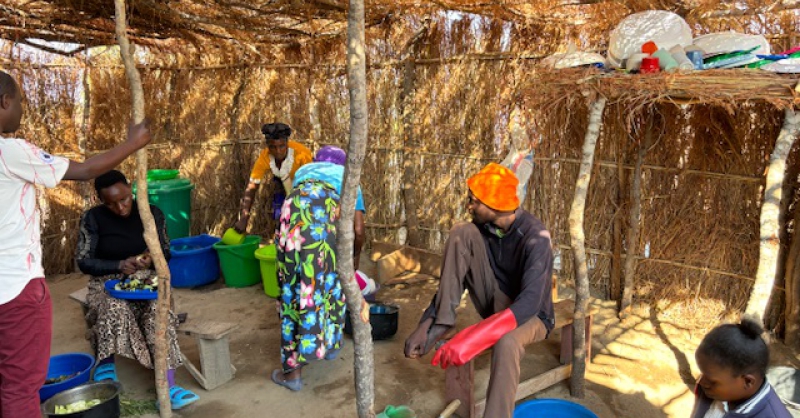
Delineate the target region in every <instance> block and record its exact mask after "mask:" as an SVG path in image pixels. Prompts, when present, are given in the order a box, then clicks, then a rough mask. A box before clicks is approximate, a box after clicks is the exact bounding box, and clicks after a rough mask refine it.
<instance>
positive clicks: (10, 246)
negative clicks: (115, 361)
mask: <svg viewBox="0 0 800 418" xmlns="http://www.w3.org/2000/svg"><path fill="white" fill-rule="evenodd" d="M21 120H22V92H21V91H20V88H19V86H18V85H17V83H16V82H15V81H14V79H13V78H12V77H11V76H10V75H9V74H7V73H5V72H3V71H0V196H2V199H3V204H2V205H0V418H39V417H41V412H40V411H39V388H40V387H41V386H42V384H44V380H45V377H46V375H47V364H48V362H49V359H50V338H51V334H52V317H53V307H52V304H51V301H50V292H49V291H48V289H47V284H46V283H45V280H44V269H43V268H42V246H41V242H40V237H39V211H38V208H37V207H36V189H35V187H34V186H36V185H41V186H45V187H51V188H52V187H55V186H57V185H58V183H59V182H60V181H61V180H91V179H93V178H95V177H97V176H99V175H101V174H103V173H105V172H107V171H109V170H111V169H113V168H114V167H116V166H117V165H119V163H121V162H122V161H123V160H124V159H125V158H126V157H128V156H129V155H131V154H133V153H134V152H136V151H137V150H139V149H141V148H143V147H144V146H146V145H147V144H148V143H149V142H150V132H149V131H148V129H147V126H146V125H145V124H144V123H142V124H138V125H133V126H130V127H129V129H128V138H127V140H126V141H125V142H123V143H122V144H120V145H118V146H116V147H114V148H113V149H111V150H110V151H108V152H106V153H103V154H100V155H96V156H94V157H92V158H89V159H87V160H86V161H84V162H82V163H79V162H75V161H70V160H68V159H66V158H62V157H57V156H54V155H51V154H49V153H47V152H46V151H44V150H41V149H39V148H38V147H37V146H35V145H33V144H31V143H29V142H26V141H25V140H22V139H18V138H14V137H13V136H11V134H13V133H14V132H16V131H17V130H18V129H19V126H20V121H21Z"/></svg>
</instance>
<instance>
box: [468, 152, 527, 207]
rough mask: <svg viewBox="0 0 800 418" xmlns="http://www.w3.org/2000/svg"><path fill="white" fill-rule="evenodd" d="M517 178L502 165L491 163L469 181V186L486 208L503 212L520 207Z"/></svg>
mask: <svg viewBox="0 0 800 418" xmlns="http://www.w3.org/2000/svg"><path fill="white" fill-rule="evenodd" d="M518 184H519V180H517V176H516V175H515V174H514V172H512V171H511V170H509V169H508V168H506V167H503V166H502V165H500V164H496V163H489V164H488V165H486V167H483V169H482V170H481V171H479V172H478V174H475V175H474V176H472V177H470V178H469V180H467V186H469V189H470V190H471V191H472V194H474V195H475V197H477V198H478V199H479V200H480V201H481V202H483V203H484V204H485V205H486V206H488V207H490V208H492V209H494V210H498V211H501V212H510V211H512V210H515V209H517V208H518V207H519V198H518V197H517V185H518Z"/></svg>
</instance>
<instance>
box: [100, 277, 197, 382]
mask: <svg viewBox="0 0 800 418" xmlns="http://www.w3.org/2000/svg"><path fill="white" fill-rule="evenodd" d="M151 274H155V272H152V273H151ZM121 278H122V275H121V274H114V275H108V276H102V277H92V278H91V279H90V280H89V286H88V287H89V292H88V294H87V296H86V301H87V304H88V305H89V311H88V313H87V314H86V324H87V326H88V327H89V333H88V335H87V338H88V339H89V341H90V342H91V344H92V348H94V351H95V355H96V356H97V359H98V360H102V359H104V358H106V357H108V356H110V355H112V354H116V355H120V356H123V357H127V358H129V359H133V360H136V361H138V362H139V363H141V365H142V366H144V367H147V368H149V369H152V368H153V367H154V363H153V361H154V357H153V355H152V353H155V343H156V306H157V301H155V300H142V301H136V300H122V299H117V298H114V297H111V296H109V295H108V293H106V290H105V287H104V283H105V282H106V280H114V279H121ZM177 328H178V317H177V316H176V315H175V314H174V313H173V312H172V311H170V312H169V326H168V328H167V341H168V344H169V353H168V355H167V366H168V367H169V368H170V369H177V368H178V367H179V366H180V365H181V364H183V358H182V356H181V350H180V347H178V338H177V333H176V332H175V330H176V329H177Z"/></svg>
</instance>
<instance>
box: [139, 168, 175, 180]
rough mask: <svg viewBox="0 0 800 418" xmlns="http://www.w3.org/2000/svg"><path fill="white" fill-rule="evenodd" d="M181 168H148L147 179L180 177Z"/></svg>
mask: <svg viewBox="0 0 800 418" xmlns="http://www.w3.org/2000/svg"><path fill="white" fill-rule="evenodd" d="M178 173H180V170H174V169H161V168H156V169H153V170H147V181H153V180H170V179H174V178H176V177H178Z"/></svg>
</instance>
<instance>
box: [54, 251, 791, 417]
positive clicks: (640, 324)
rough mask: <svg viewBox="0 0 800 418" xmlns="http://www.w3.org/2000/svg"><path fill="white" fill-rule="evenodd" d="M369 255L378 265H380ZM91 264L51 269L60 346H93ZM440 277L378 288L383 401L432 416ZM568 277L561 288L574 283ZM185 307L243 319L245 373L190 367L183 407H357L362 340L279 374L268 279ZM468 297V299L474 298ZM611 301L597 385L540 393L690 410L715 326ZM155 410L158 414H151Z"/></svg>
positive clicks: (124, 377) (144, 380) (185, 413)
mask: <svg viewBox="0 0 800 418" xmlns="http://www.w3.org/2000/svg"><path fill="white" fill-rule="evenodd" d="M366 261H367V262H366V263H365V262H362V267H363V266H364V264H367V266H366V268H363V270H365V271H366V273H367V274H369V275H371V276H372V277H374V275H373V274H372V273H373V269H374V265H369V262H368V260H366ZM86 281H87V276H83V275H80V274H69V275H61V276H54V277H51V278H50V279H49V283H50V286H51V287H50V288H51V292H52V299H53V305H54V327H53V346H52V348H53V350H52V351H53V354H58V353H64V352H72V351H82V352H87V353H88V352H91V349H90V346H89V343H88V342H87V341H86V339H85V331H86V330H85V325H84V321H83V318H82V314H81V308H80V306H79V305H78V304H77V303H76V302H74V301H72V300H70V299H69V298H68V295H69V294H70V293H71V292H73V291H75V290H78V289H80V288H82V287H84V286H85V285H86ZM435 288H436V283H435V282H433V281H430V282H423V283H418V284H414V285H397V286H392V287H388V286H384V287H383V288H381V290H380V292H379V295H378V299H379V300H381V301H383V302H392V303H395V304H397V305H399V306H400V327H399V331H398V333H397V335H396V336H395V337H394V338H392V339H390V340H386V341H377V342H375V346H374V352H375V389H376V396H375V408H376V411H378V412H380V411H382V410H383V408H384V407H385V406H386V405H408V406H409V407H411V408H412V409H413V410H415V411H416V412H417V414H418V416H419V417H420V418H423V417H437V416H438V414H439V413H440V412H441V411H442V410H443V409H444V407H445V400H444V371H443V370H441V369H439V368H437V367H433V366H431V365H430V359H431V355H428V356H426V357H425V358H424V359H422V360H408V359H406V358H404V357H403V342H404V339H405V337H406V336H407V335H408V334H409V333H410V332H411V331H412V330H413V329H414V327H415V326H416V323H417V321H418V319H419V315H420V313H421V312H422V309H423V308H424V307H425V306H426V305H427V303H428V302H429V301H430V298H431V295H432V294H433V292H434V291H435ZM568 292H569V290H568V289H562V291H561V296H562V297H564V296H566V295H567V294H568ZM175 299H176V304H177V306H178V307H179V309H178V311H179V312H188V314H189V316H190V317H191V318H197V319H218V320H223V321H230V322H236V323H239V324H240V328H239V329H238V330H237V331H235V332H234V333H233V334H232V335H231V356H232V361H233V364H234V365H235V367H236V369H237V373H236V377H235V378H234V379H233V380H232V381H230V382H228V383H226V384H225V385H223V386H221V387H219V388H217V389H215V390H212V391H205V390H203V389H202V388H200V386H199V385H198V384H197V383H196V382H195V381H194V379H193V378H192V377H191V375H190V374H189V373H188V372H187V371H186V370H185V369H184V368H181V369H180V370H179V371H178V377H177V380H178V384H180V385H182V386H184V387H186V388H189V389H191V390H193V391H195V392H196V393H198V394H199V395H200V396H201V399H200V401H198V402H197V403H195V404H194V405H191V406H189V407H187V408H186V409H185V410H182V411H179V412H178V413H176V416H179V417H198V418H202V417H209V418H211V417H214V418H218V417H282V416H306V417H355V416H356V409H355V390H354V383H353V345H352V344H351V342H352V340H351V339H349V338H348V339H347V342H348V344H347V345H346V347H345V348H344V350H343V351H342V355H340V357H339V358H338V359H336V360H333V361H323V362H317V363H313V364H312V365H310V366H309V367H306V368H305V369H304V373H303V379H304V382H305V387H304V389H303V390H302V391H301V392H297V393H295V392H290V391H288V390H286V389H284V388H282V387H279V386H276V385H275V384H273V383H272V382H271V381H270V380H269V373H270V372H271V371H272V370H273V369H275V368H277V367H279V366H280V360H279V351H278V344H279V341H280V337H279V330H278V318H277V314H276V311H275V302H274V301H273V300H272V299H269V298H268V297H267V296H265V295H264V293H263V289H262V287H261V285H257V286H252V287H249V288H244V289H234V288H227V287H225V286H224V284H223V283H222V282H221V281H219V282H217V283H214V284H211V285H208V286H205V287H203V288H200V289H176V290H175ZM463 305H468V302H464V303H463ZM592 305H593V306H594V307H596V308H597V309H598V310H599V313H598V315H596V316H595V320H594V328H593V338H594V340H593V344H592V345H593V347H592V350H593V351H592V363H591V365H589V367H588V369H587V374H586V396H585V398H584V399H572V398H571V397H570V395H569V388H568V383H567V382H562V383H559V384H556V385H555V386H552V387H551V388H549V389H547V390H545V391H542V392H540V393H538V394H536V395H535V396H534V397H535V398H562V399H569V400H573V401H576V402H578V403H581V404H583V405H585V406H586V407H588V408H589V409H591V410H592V411H594V412H595V413H596V414H597V415H598V416H599V417H600V418H616V417H648V418H661V417H670V418H673V417H674V418H679V417H680V418H684V417H688V416H689V413H690V412H691V408H692V405H693V396H692V394H691V391H690V387H692V386H693V382H694V377H693V376H696V375H697V373H698V372H697V366H696V364H695V361H694V349H695V348H696V346H697V344H699V342H700V340H701V339H702V337H703V335H704V334H705V332H706V331H707V329H689V328H687V327H685V326H683V325H681V323H680V321H677V322H676V321H673V320H669V316H668V315H664V314H657V315H656V314H650V313H648V312H649V311H650V310H648V309H640V310H641V311H642V312H640V313H636V314H634V315H632V316H631V317H629V318H628V319H627V320H626V321H624V323H623V322H620V321H619V320H618V319H617V317H616V310H615V309H614V303H613V302H608V301H601V300H596V299H595V300H592ZM460 312H461V313H463V314H461V315H459V326H460V327H463V326H465V325H468V324H470V323H473V322H476V321H477V319H478V316H477V314H476V313H474V309H472V307H471V306H465V307H464V308H463V309H462V310H461V311H460ZM180 338H181V339H180V343H181V348H182V350H183V352H184V356H185V357H187V358H188V359H189V361H192V362H193V363H195V364H196V365H197V364H198V360H197V358H198V357H197V349H196V347H195V342H194V340H193V339H191V338H189V337H183V336H182V337H180ZM558 341H559V338H558V334H555V335H552V336H551V337H550V338H549V339H548V340H547V341H545V342H542V343H538V344H536V345H534V346H533V347H532V348H530V349H529V350H528V353H527V354H526V357H525V360H524V365H523V370H522V378H523V379H524V378H526V377H530V376H533V375H535V374H536V373H538V372H543V371H546V370H547V369H548V368H551V367H555V366H557V365H558V352H559V351H558V349H559V344H558ZM773 353H774V354H773V363H776V364H785V365H793V366H795V367H798V366H800V357H798V356H797V355H795V354H793V353H790V352H789V351H788V350H787V349H785V347H783V346H782V345H773ZM488 357H489V356H482V357H481V358H480V360H479V362H478V366H477V372H476V382H477V385H478V389H477V393H478V396H479V397H480V398H483V396H484V394H485V389H486V383H487V381H488V366H489V365H488ZM117 364H118V374H119V378H120V380H121V382H122V383H123V385H124V387H125V392H126V393H125V396H126V397H128V398H133V399H155V392H154V388H153V385H154V383H153V377H152V376H153V375H152V372H150V371H149V370H146V369H144V368H142V367H141V366H139V365H138V363H135V362H133V361H129V360H127V359H121V360H118V362H117ZM145 416H147V417H152V416H154V415H145Z"/></svg>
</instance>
